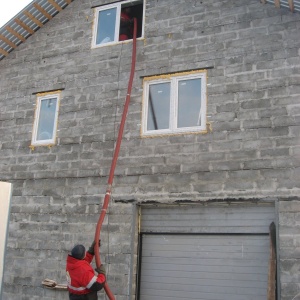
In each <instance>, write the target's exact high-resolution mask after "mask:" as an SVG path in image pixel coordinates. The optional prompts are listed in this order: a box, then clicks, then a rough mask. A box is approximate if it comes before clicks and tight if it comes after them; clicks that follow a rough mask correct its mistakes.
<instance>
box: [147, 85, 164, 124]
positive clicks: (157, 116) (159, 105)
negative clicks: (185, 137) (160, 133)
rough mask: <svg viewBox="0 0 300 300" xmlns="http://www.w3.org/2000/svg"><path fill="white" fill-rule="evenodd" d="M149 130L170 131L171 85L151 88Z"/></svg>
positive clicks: (152, 86)
mask: <svg viewBox="0 0 300 300" xmlns="http://www.w3.org/2000/svg"><path fill="white" fill-rule="evenodd" d="M148 103H149V105H148V118H147V119H148V121H147V130H159V129H168V128H169V122H170V121H169V120H170V117H169V116H170V83H159V84H152V85H150V87H149V99H148Z"/></svg>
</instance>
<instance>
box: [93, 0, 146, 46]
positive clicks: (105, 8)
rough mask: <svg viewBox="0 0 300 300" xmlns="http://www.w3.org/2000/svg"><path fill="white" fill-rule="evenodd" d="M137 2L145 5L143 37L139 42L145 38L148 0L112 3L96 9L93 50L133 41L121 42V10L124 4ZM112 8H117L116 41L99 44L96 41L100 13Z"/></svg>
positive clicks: (128, 0)
mask: <svg viewBox="0 0 300 300" xmlns="http://www.w3.org/2000/svg"><path fill="white" fill-rule="evenodd" d="M135 2H137V4H138V3H139V2H142V4H143V21H142V22H143V24H142V36H141V37H139V38H138V40H141V39H143V38H144V29H145V12H146V9H145V8H146V0H127V1H122V2H117V3H112V4H108V5H105V6H100V7H96V8H95V9H94V22H93V36H92V45H91V48H92V49H94V48H100V47H104V46H111V45H115V44H120V43H124V42H128V41H132V39H130V40H126V41H119V31H120V19H121V8H122V5H123V4H127V3H131V4H133V5H134V4H135ZM111 8H117V12H116V23H115V36H114V40H113V41H111V42H108V43H104V44H97V43H96V40H97V30H98V18H99V12H100V11H104V10H107V9H111Z"/></svg>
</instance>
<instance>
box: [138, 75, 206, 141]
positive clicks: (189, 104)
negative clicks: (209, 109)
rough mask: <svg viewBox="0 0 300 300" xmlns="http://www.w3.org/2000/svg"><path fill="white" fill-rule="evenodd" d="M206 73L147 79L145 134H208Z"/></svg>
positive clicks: (144, 116) (143, 126) (145, 85)
mask: <svg viewBox="0 0 300 300" xmlns="http://www.w3.org/2000/svg"><path fill="white" fill-rule="evenodd" d="M206 106H207V105H206V71H203V70H202V71H193V72H189V73H177V74H173V75H162V76H153V77H146V78H144V101H143V115H142V118H143V119H142V135H144V136H151V135H162V134H174V133H186V132H203V131H206Z"/></svg>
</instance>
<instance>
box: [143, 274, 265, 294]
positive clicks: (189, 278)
mask: <svg viewBox="0 0 300 300" xmlns="http://www.w3.org/2000/svg"><path fill="white" fill-rule="evenodd" d="M164 276H170V277H171V278H172V280H166V279H165V278H162V277H164ZM144 279H145V283H147V288H149V287H153V288H158V289H162V290H163V289H170V288H171V287H172V286H173V287H175V286H177V288H178V285H182V281H183V280H184V282H185V284H184V285H183V286H180V289H181V290H186V289H187V290H195V291H200V290H201V291H205V290H206V289H207V288H208V289H209V290H211V287H215V288H214V291H216V290H217V289H218V288H222V290H224V289H225V288H235V289H236V290H237V289H240V290H241V289H243V291H244V289H248V288H249V289H253V288H261V289H265V284H266V280H265V279H266V278H264V280H263V281H261V280H258V278H257V279H256V280H255V281H254V280H250V281H249V282H248V280H247V278H245V279H244V280H243V279H241V278H238V277H232V278H230V277H226V278H220V279H215V278H212V279H210V280H209V281H208V280H207V278H204V279H203V278H202V279H201V278H197V274H196V275H195V274H185V273H183V274H181V276H178V277H177V278H175V277H173V274H170V273H169V274H168V272H163V273H162V274H161V276H159V277H158V276H157V277H156V278H153V276H148V277H147V276H146V277H145V278H144ZM252 279H253V278H252ZM235 280H238V282H236V281H235ZM197 285H201V287H198V286H197Z"/></svg>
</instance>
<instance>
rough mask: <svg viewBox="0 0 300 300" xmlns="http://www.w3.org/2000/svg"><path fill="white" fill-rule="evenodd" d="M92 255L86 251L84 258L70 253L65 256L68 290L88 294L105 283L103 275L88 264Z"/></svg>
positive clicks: (99, 288)
mask: <svg viewBox="0 0 300 300" xmlns="http://www.w3.org/2000/svg"><path fill="white" fill-rule="evenodd" d="M93 258H94V255H92V254H90V253H89V252H86V256H85V258H84V259H81V260H80V259H76V258H74V257H73V256H71V255H68V258H67V266H66V271H67V281H68V290H69V292H70V293H72V294H77V295H82V294H88V293H91V292H92V291H95V290H101V288H102V287H103V285H104V283H105V280H106V278H105V275H103V274H98V276H97V275H95V272H94V270H93V268H92V266H91V265H90V264H91V262H92V260H93Z"/></svg>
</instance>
